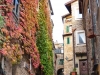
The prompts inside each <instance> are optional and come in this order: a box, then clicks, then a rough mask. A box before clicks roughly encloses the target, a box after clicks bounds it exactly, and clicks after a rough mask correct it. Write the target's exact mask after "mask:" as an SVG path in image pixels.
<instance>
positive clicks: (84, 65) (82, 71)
mask: <svg viewBox="0 0 100 75" xmlns="http://www.w3.org/2000/svg"><path fill="white" fill-rule="evenodd" d="M79 69H80V75H88V72H87V60H80V61H79Z"/></svg>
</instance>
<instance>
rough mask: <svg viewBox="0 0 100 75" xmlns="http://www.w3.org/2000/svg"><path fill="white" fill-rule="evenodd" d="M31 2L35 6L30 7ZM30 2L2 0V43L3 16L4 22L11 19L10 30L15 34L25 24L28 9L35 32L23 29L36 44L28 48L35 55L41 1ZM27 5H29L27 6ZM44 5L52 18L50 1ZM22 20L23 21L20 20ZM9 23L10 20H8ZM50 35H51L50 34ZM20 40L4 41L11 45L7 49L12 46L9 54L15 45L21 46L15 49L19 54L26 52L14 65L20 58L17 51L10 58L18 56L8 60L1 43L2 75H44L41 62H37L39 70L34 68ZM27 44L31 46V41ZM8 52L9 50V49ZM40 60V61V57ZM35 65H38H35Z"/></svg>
mask: <svg viewBox="0 0 100 75" xmlns="http://www.w3.org/2000/svg"><path fill="white" fill-rule="evenodd" d="M30 2H33V3H35V4H33V3H32V4H31V6H30V4H28V3H30ZM30 2H28V0H0V41H1V25H2V24H1V20H2V19H1V15H2V16H3V17H4V18H3V20H4V19H5V17H6V19H9V18H10V23H9V26H8V30H9V31H11V32H14V29H17V27H18V26H20V25H22V23H21V22H22V21H24V22H25V21H26V18H25V17H26V15H27V12H28V11H26V10H25V8H26V9H28V10H30V11H31V13H28V14H29V15H31V18H30V19H31V20H32V21H31V24H30V25H34V26H32V28H33V30H30V32H28V30H27V29H28V28H27V27H26V29H24V27H23V30H25V31H27V35H29V37H30V38H31V41H32V42H34V43H31V45H32V46H34V47H32V46H31V45H30V46H28V47H30V49H29V50H34V51H33V53H34V52H35V48H36V32H35V29H37V26H36V25H37V23H36V22H35V21H36V20H37V17H36V15H37V12H38V10H39V0H31V1H30ZM25 3H27V4H25ZM44 4H45V5H47V7H46V8H47V11H48V13H47V14H46V15H48V18H50V14H53V11H52V12H51V13H50V11H51V10H52V8H51V6H50V4H49V2H48V0H46V2H45V3H44ZM25 6H26V7H25ZM31 7H32V8H31ZM5 8H6V10H5ZM33 8H34V9H33ZM33 10H34V12H35V14H33ZM23 12H24V13H23ZM9 15H10V16H9ZM33 16H34V18H35V20H34V18H32V17H33ZM20 18H22V19H20ZM5 21H6V20H5ZM48 21H49V19H48ZM8 22H9V20H8ZM24 22H23V26H25V25H26V24H25V23H24ZM6 24H7V23H5V28H7V27H6ZM10 25H14V26H12V27H11V28H9V27H10ZM50 25H51V24H50ZM27 26H29V24H28V23H27ZM14 27H16V28H14ZM10 29H12V30H10ZM30 29H31V28H30ZM51 29H52V27H51ZM6 31H7V30H6ZM49 31H50V30H48V33H49ZM23 32H24V31H23ZM25 33H26V32H25ZM9 34H10V33H9ZM49 34H50V35H51V33H49ZM15 35H17V34H15ZM21 35H22V34H21ZM27 35H26V36H27ZM10 36H11V37H10ZM10 36H9V37H10V38H11V39H10V40H11V41H12V35H10ZM22 36H23V35H22ZM24 37H25V36H24ZM51 37H52V36H51ZM13 38H15V36H14V37H13ZM33 38H34V39H33ZM3 39H4V38H3ZM28 39H29V38H28ZM19 40H20V39H19V38H16V39H14V40H13V41H12V42H10V43H9V42H8V41H7V42H5V41H4V42H5V43H7V44H10V45H7V47H8V46H9V47H10V46H11V49H10V51H7V52H8V53H11V51H12V50H13V49H12V47H13V45H12V44H14V45H16V44H17V46H19V45H20V47H18V48H15V49H17V51H20V52H19V53H18V54H21V52H22V51H21V50H24V52H23V53H22V56H21V59H20V60H17V62H16V63H13V62H12V60H14V61H16V58H18V57H19V56H17V51H16V50H15V51H14V50H13V51H14V52H15V53H13V54H9V56H11V55H15V56H16V58H15V59H11V58H13V56H12V57H11V58H8V57H7V56H6V55H3V53H4V52H3V50H2V48H3V47H1V46H2V45H1V42H0V75H42V73H41V68H42V67H41V65H40V61H39V62H38V61H37V62H38V63H39V64H38V67H37V68H35V67H34V66H32V65H33V63H32V57H31V54H30V53H29V54H27V52H26V51H25V48H24V47H25V46H23V48H24V49H23V48H22V45H23V44H22V40H21V41H20V43H19ZM27 43H28V44H29V41H28V42H26V44H27ZM24 44H25V43H24ZM7 50H9V48H8V49H7ZM27 50H28V49H27ZM36 50H37V49H36ZM37 51H38V50H37ZM36 54H37V52H36ZM38 55H39V54H38ZM34 58H35V59H36V58H38V56H36V57H34ZM38 59H40V57H39V58H38ZM35 65H37V64H35Z"/></svg>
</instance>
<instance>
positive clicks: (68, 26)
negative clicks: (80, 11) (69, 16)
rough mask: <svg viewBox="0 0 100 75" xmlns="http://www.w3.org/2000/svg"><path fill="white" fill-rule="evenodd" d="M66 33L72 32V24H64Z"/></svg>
mask: <svg viewBox="0 0 100 75" xmlns="http://www.w3.org/2000/svg"><path fill="white" fill-rule="evenodd" d="M66 33H72V25H67V26H66Z"/></svg>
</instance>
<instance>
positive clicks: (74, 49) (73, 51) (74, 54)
mask: <svg viewBox="0 0 100 75" xmlns="http://www.w3.org/2000/svg"><path fill="white" fill-rule="evenodd" d="M75 30H76V29H73V30H72V37H73V58H74V68H75V46H74V43H75V42H74V32H75Z"/></svg>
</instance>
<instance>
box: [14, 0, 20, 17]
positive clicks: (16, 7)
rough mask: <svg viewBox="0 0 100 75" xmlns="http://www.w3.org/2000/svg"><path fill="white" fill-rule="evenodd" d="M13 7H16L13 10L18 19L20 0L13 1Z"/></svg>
mask: <svg viewBox="0 0 100 75" xmlns="http://www.w3.org/2000/svg"><path fill="white" fill-rule="evenodd" d="M13 5H14V9H13V12H14V15H15V16H16V17H18V16H19V0H13Z"/></svg>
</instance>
